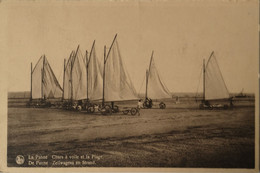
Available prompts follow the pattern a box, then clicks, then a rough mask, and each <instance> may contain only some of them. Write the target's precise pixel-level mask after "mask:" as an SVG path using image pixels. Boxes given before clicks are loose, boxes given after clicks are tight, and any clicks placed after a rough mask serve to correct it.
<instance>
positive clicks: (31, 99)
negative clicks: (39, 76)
mask: <svg viewBox="0 0 260 173" xmlns="http://www.w3.org/2000/svg"><path fill="white" fill-rule="evenodd" d="M32 68H33V67H32V62H31V95H30V101H32Z"/></svg>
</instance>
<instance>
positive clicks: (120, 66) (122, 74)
mask: <svg viewBox="0 0 260 173" xmlns="http://www.w3.org/2000/svg"><path fill="white" fill-rule="evenodd" d="M104 80H105V88H104V90H105V101H122V100H134V99H138V98H137V97H136V91H135V88H134V86H133V84H132V81H131V79H130V77H129V75H128V73H127V71H126V68H125V65H124V62H123V60H122V57H121V54H120V50H119V46H118V42H117V40H116V37H115V39H114V42H113V43H112V45H111V47H110V51H109V52H108V56H107V58H106V64H105V79H104Z"/></svg>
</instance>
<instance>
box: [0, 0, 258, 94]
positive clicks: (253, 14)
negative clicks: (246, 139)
mask: <svg viewBox="0 0 260 173" xmlns="http://www.w3.org/2000/svg"><path fill="white" fill-rule="evenodd" d="M257 8H258V5H257V0H250V1H244V0H240V1H233V0H230V1H221V0H215V1H214V0H213V1H209V0H208V1H206V0H193V1H191V0H185V1H181V0H175V1H174V0H173V1H133V2H128V1H101V2H94V1H75V2H72V1H47V2H43V1H21V2H19V1H11V2H7V1H2V2H1V3H0V26H1V29H0V38H1V39H0V45H1V47H0V52H1V59H4V60H3V62H4V63H2V65H1V68H2V70H3V69H4V74H5V78H3V79H2V81H3V80H7V82H8V91H29V90H30V63H31V62H32V63H33V65H35V64H36V62H37V61H38V59H39V58H40V56H41V55H43V54H45V55H46V57H47V58H48V61H49V63H50V65H51V66H52V68H53V71H54V73H55V74H56V77H57V78H58V80H59V82H60V84H62V75H63V74H62V73H63V60H64V58H68V57H69V54H70V52H71V51H72V50H73V49H76V47H77V45H78V44H79V45H80V48H81V51H85V50H86V49H87V50H90V49H91V46H92V42H93V41H94V40H96V50H97V53H98V55H99V58H100V60H102V58H103V47H104V45H106V46H110V44H111V42H112V40H113V37H114V35H115V34H116V33H117V34H118V37H117V38H118V43H119V46H120V51H121V54H122V58H123V59H124V62H125V64H126V67H127V70H128V72H129V74H130V76H131V78H132V81H133V83H134V86H135V88H136V90H137V91H138V92H139V91H140V87H141V84H142V82H143V79H144V76H145V70H146V68H148V65H149V60H150V56H151V53H152V51H153V50H154V58H155V63H156V65H157V69H158V70H159V72H160V75H161V77H162V79H163V80H164V83H165V84H166V85H167V87H168V89H169V90H170V91H171V92H196V90H197V87H198V82H199V76H200V71H201V68H202V61H203V59H204V58H205V59H207V58H208V57H209V55H210V54H211V52H212V51H213V50H214V52H215V56H216V58H217V60H218V63H219V66H220V69H221V71H222V74H223V77H224V80H225V82H226V85H227V87H228V89H229V91H230V92H239V91H241V89H242V88H244V91H245V92H255V91H256V84H257V70H258V69H257V68H258V9H257ZM6 74H7V75H6ZM200 88H201V87H200ZM141 92H142V91H141Z"/></svg>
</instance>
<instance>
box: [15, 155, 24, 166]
mask: <svg viewBox="0 0 260 173" xmlns="http://www.w3.org/2000/svg"><path fill="white" fill-rule="evenodd" d="M15 161H16V163H17V164H18V165H22V164H23V163H24V157H23V156H22V155H18V156H16V159H15Z"/></svg>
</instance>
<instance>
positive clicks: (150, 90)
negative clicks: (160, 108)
mask: <svg viewBox="0 0 260 173" xmlns="http://www.w3.org/2000/svg"><path fill="white" fill-rule="evenodd" d="M147 97H148V98H151V99H162V98H171V97H172V95H171V93H170V91H169V90H168V89H167V87H166V85H165V84H164V83H163V81H162V80H161V77H160V76H159V73H158V71H157V68H156V66H155V62H154V58H153V55H152V57H151V60H150V67H149V71H148V80H147Z"/></svg>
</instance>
